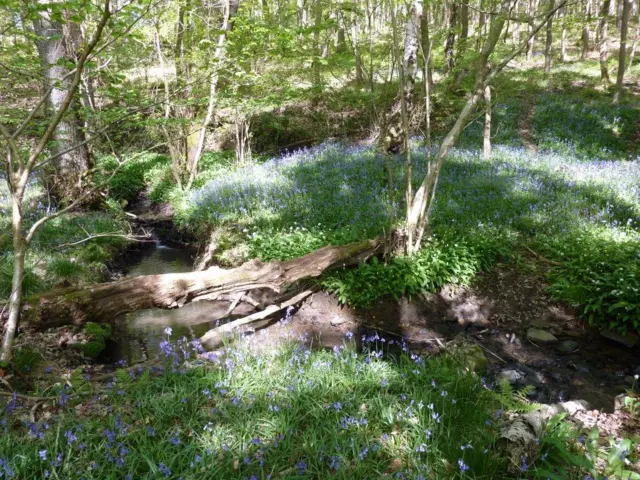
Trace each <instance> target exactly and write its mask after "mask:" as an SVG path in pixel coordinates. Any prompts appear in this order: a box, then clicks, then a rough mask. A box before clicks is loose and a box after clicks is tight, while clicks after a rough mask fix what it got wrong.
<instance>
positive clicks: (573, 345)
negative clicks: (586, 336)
mask: <svg viewBox="0 0 640 480" xmlns="http://www.w3.org/2000/svg"><path fill="white" fill-rule="evenodd" d="M556 348H557V349H558V350H559V351H560V352H562V353H571V352H574V351H576V350H577V349H578V342H574V341H573V340H564V341H562V342H560V343H559V344H558V345H557V346H556Z"/></svg>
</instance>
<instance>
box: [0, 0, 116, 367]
mask: <svg viewBox="0 0 640 480" xmlns="http://www.w3.org/2000/svg"><path fill="white" fill-rule="evenodd" d="M39 15H40V16H43V18H45V19H46V20H45V22H46V23H45V24H48V22H50V11H48V13H45V12H43V11H40V12H39ZM110 18H111V10H110V0H105V2H104V6H103V10H102V15H101V18H100V20H99V22H98V25H97V27H96V29H95V31H94V34H93V36H92V37H91V39H90V40H89V41H88V43H87V44H86V45H85V46H84V47H83V48H82V49H81V50H80V51H78V55H77V58H76V60H75V65H74V68H72V69H70V70H69V71H68V72H67V73H65V74H61V75H62V77H60V78H59V80H60V81H64V82H65V87H64V90H63V91H62V92H60V90H59V89H58V87H59V84H58V83H54V84H50V85H49V86H48V88H47V89H46V90H45V92H44V95H43V96H42V97H41V98H40V99H39V101H38V102H37V104H36V106H35V107H34V108H33V109H32V110H31V112H30V113H29V114H28V115H27V117H26V118H25V120H24V121H23V122H22V123H21V124H20V125H19V126H18V127H17V128H16V129H15V130H14V131H13V132H10V131H9V129H8V128H7V127H6V126H5V125H3V124H1V123H0V138H2V139H3V141H4V142H5V146H6V148H7V153H6V157H5V159H4V166H5V172H6V181H7V185H8V187H9V192H10V195H11V212H12V223H11V234H12V237H13V275H12V280H11V282H12V284H11V295H10V297H9V315H8V319H7V322H6V325H5V334H4V338H3V341H2V353H1V354H0V360H2V361H5V362H8V361H10V360H11V354H12V347H13V340H14V338H15V335H16V332H17V330H18V323H19V319H20V306H21V303H22V282H23V279H24V264H25V257H26V254H27V249H28V247H29V244H30V243H31V241H32V240H33V238H34V236H35V234H36V233H37V231H38V230H39V229H40V228H41V227H42V225H44V224H45V223H46V222H48V221H50V220H51V219H53V218H56V217H58V216H60V215H62V214H64V213H66V212H68V211H70V210H71V209H72V208H75V207H76V206H77V205H78V204H80V203H81V202H83V201H84V200H85V199H86V198H87V197H88V196H89V195H90V194H91V193H92V192H91V191H86V192H84V193H83V194H81V195H79V196H76V197H75V200H73V201H72V202H71V203H70V204H69V205H67V206H66V207H65V208H62V209H60V210H58V211H57V212H55V213H52V214H50V215H47V216H45V217H42V218H40V219H39V220H37V221H36V222H35V223H33V224H32V225H31V226H30V227H29V228H28V229H27V230H26V231H25V230H24V217H23V207H24V200H25V192H26V188H27V184H28V182H29V179H30V178H31V174H32V172H33V171H34V170H36V169H40V168H42V167H44V166H45V165H47V164H49V163H51V162H54V161H57V160H58V159H59V158H60V157H61V156H63V155H66V154H67V153H71V152H73V151H75V150H76V149H77V148H80V147H82V146H83V145H86V143H85V141H81V142H79V143H77V144H75V145H69V144H67V148H66V149H64V150H60V149H58V150H57V151H55V152H54V153H53V154H52V155H51V156H49V157H47V158H44V159H43V158H42V157H41V156H42V154H43V153H44V152H45V149H46V147H47V145H49V142H50V141H51V140H52V139H54V138H56V137H55V135H56V131H57V129H58V127H59V125H60V124H61V123H62V122H63V120H64V119H65V115H66V114H67V113H68V112H69V111H70V109H71V107H72V104H73V101H74V99H75V97H76V93H77V91H78V87H79V85H80V83H81V81H82V73H83V70H84V68H85V66H86V63H87V61H88V59H89V55H90V54H91V53H92V52H93V51H94V50H95V48H96V46H97V45H98V42H99V41H100V38H101V37H102V34H103V32H104V29H105V27H106V25H107V22H108V21H109V19H110ZM34 23H38V21H37V20H36V22H34ZM45 71H47V70H46V69H45ZM47 74H48V75H50V73H46V74H45V75H47ZM56 75H58V73H56ZM56 78H58V77H56ZM67 82H68V83H67ZM54 93H56V94H58V95H62V96H61V97H60V98H57V99H56V101H55V104H56V106H57V108H56V109H55V111H54V113H53V115H52V116H51V117H50V118H49V119H48V123H47V125H46V127H45V130H44V132H43V133H42V135H41V136H40V137H39V138H38V139H37V141H36V142H35V143H34V146H33V147H32V148H31V149H30V150H29V152H28V154H27V155H25V154H24V152H23V150H22V149H21V148H20V146H19V143H18V138H19V136H20V135H21V134H22V133H23V132H24V129H25V128H26V127H27V126H28V125H29V124H30V122H31V121H32V120H33V118H34V116H35V115H36V113H37V112H38V110H39V109H40V107H41V106H42V105H43V104H45V103H47V102H50V101H51V100H49V99H48V98H49V97H50V96H51V95H52V94H54Z"/></svg>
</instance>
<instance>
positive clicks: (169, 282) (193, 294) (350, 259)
mask: <svg viewBox="0 0 640 480" xmlns="http://www.w3.org/2000/svg"><path fill="white" fill-rule="evenodd" d="M381 244H382V239H374V240H365V241H362V242H356V243H351V244H348V245H342V246H326V247H323V248H320V249H318V250H316V251H314V252H311V253H309V254H307V255H305V256H303V257H299V258H296V259H293V260H287V261H272V262H267V263H263V262H260V261H257V260H252V261H250V262H247V263H245V264H243V265H241V266H239V267H237V268H233V269H228V270H225V269H221V268H217V267H213V268H209V269H208V270H204V271H198V272H189V273H168V274H164V275H145V276H140V277H135V278H129V279H125V280H120V281H116V282H111V283H101V284H93V285H88V286H85V287H71V288H64V289H55V290H51V291H49V292H46V293H44V294H42V295H39V296H36V297H32V298H29V299H27V300H26V301H25V302H24V305H23V308H22V310H21V327H22V328H31V329H37V330H44V329H47V328H51V327H58V326H62V325H77V326H80V325H82V324H84V323H85V322H88V321H93V322H102V323H104V322H111V321H113V320H115V319H116V318H117V317H118V316H119V315H122V314H125V313H128V312H133V311H136V310H144V309H149V308H163V309H172V308H180V307H182V306H183V305H186V304H187V303H190V302H195V301H198V300H218V299H219V298H220V297H222V296H225V295H226V296H228V295H229V294H237V293H239V292H248V291H250V290H255V289H270V290H273V291H275V292H281V291H282V290H283V289H284V288H285V287H286V286H288V285H291V284H293V283H295V282H297V281H299V280H303V279H305V278H312V277H318V276H320V275H321V274H322V273H323V272H324V271H326V270H327V269H330V268H336V267H343V266H351V265H355V264H357V263H360V262H362V261H366V259H368V258H370V257H371V256H372V255H374V254H375V253H376V252H377V251H378V249H379V248H380V246H381ZM234 298H235V297H234Z"/></svg>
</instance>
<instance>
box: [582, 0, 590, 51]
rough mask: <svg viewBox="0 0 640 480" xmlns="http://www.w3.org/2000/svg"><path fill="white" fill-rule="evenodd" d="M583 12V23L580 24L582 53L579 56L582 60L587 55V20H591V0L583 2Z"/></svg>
mask: <svg viewBox="0 0 640 480" xmlns="http://www.w3.org/2000/svg"><path fill="white" fill-rule="evenodd" d="M584 8H585V12H584V18H585V19H584V24H583V25H582V53H581V55H580V58H581V59H582V60H586V59H587V55H589V41H590V40H589V37H590V35H589V22H590V21H591V0H587V2H586V3H585V7H584Z"/></svg>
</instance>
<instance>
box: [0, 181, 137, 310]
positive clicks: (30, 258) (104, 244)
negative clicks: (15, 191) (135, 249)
mask: <svg viewBox="0 0 640 480" xmlns="http://www.w3.org/2000/svg"><path fill="white" fill-rule="evenodd" d="M7 193H8V192H6V185H4V184H0V300H4V299H7V298H8V297H9V296H10V293H11V279H12V276H13V245H12V239H11V235H10V233H9V232H10V231H11V230H10V221H11V216H10V215H11V212H10V210H9V205H8V195H7ZM45 200H46V195H44V193H43V192H42V190H41V188H40V186H39V185H38V184H37V183H33V184H31V185H30V187H29V188H28V190H27V194H26V201H25V206H26V208H25V209H24V211H23V215H24V218H25V228H28V227H29V226H30V225H31V224H32V223H33V222H35V221H36V220H37V219H39V218H41V217H42V216H44V215H46V214H47V213H48V212H49V213H50V212H52V211H53V210H52V209H51V207H47V206H45V205H44V204H43V202H44V201H45ZM1 232H5V233H1ZM126 232H128V224H127V222H126V221H125V219H124V218H123V216H122V211H121V210H120V209H119V208H115V209H110V210H107V211H104V212H97V211H88V212H76V213H73V214H67V215H62V216H60V217H57V218H54V219H53V220H51V221H49V222H47V223H45V224H44V225H43V226H42V227H41V228H40V230H39V231H38V233H37V234H36V236H35V237H34V239H33V241H32V243H31V244H30V246H29V249H28V252H27V258H26V261H25V278H24V281H23V283H22V288H23V293H24V295H26V296H28V295H32V294H36V293H39V292H42V291H44V290H46V289H48V288H51V287H53V286H55V285H59V284H78V283H82V282H96V281H101V280H103V279H104V268H105V264H107V263H109V262H110V261H112V260H113V259H114V258H115V257H116V256H117V255H118V253H119V252H120V251H121V250H122V248H123V247H124V246H125V245H127V243H128V241H127V240H125V239H124V238H123V237H122V236H118V235H122V234H125V233H126ZM101 235H102V236H101ZM91 236H95V238H89V237H91Z"/></svg>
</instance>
